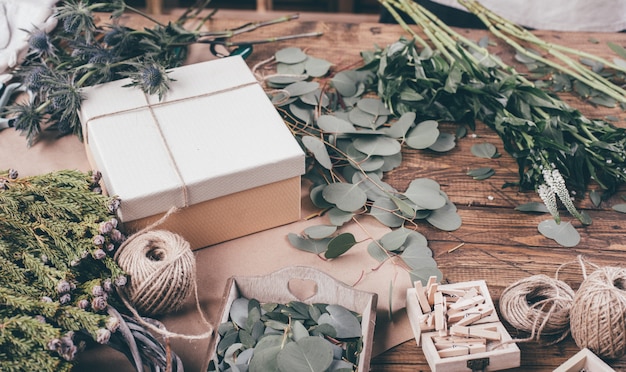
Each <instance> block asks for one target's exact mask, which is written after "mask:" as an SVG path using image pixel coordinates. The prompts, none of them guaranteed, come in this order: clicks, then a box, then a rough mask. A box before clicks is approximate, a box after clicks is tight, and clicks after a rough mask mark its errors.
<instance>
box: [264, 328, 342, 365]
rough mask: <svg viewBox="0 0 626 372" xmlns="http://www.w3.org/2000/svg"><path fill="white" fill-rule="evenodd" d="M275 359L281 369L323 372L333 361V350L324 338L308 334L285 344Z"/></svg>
mask: <svg viewBox="0 0 626 372" xmlns="http://www.w3.org/2000/svg"><path fill="white" fill-rule="evenodd" d="M276 359H277V364H278V368H279V369H280V370H281V371H289V372H324V371H326V369H327V368H328V367H330V365H331V364H332V362H333V350H332V347H331V346H330V344H329V343H328V341H326V340H325V339H323V338H321V337H315V336H308V337H304V338H302V339H300V340H298V341H296V342H291V343H288V344H287V345H285V347H284V348H283V350H281V351H280V352H279V353H278V355H277V358H276Z"/></svg>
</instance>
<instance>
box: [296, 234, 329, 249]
mask: <svg viewBox="0 0 626 372" xmlns="http://www.w3.org/2000/svg"><path fill="white" fill-rule="evenodd" d="M287 239H288V240H289V243H290V244H291V245H292V246H293V247H294V248H297V249H299V250H301V251H306V252H310V253H315V254H320V253H322V252H325V251H326V249H327V247H328V242H329V241H330V239H307V238H303V237H302V236H300V235H297V234H294V233H289V234H287Z"/></svg>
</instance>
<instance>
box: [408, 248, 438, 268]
mask: <svg viewBox="0 0 626 372" xmlns="http://www.w3.org/2000/svg"><path fill="white" fill-rule="evenodd" d="M400 257H401V258H402V260H403V261H404V262H405V263H406V264H407V266H409V267H410V268H411V269H412V270H419V269H422V268H428V267H437V262H435V260H434V259H433V257H432V251H431V250H430V248H428V247H423V246H422V247H420V246H417V245H412V246H410V247H407V248H406V249H405V250H404V252H402V254H401V255H400Z"/></svg>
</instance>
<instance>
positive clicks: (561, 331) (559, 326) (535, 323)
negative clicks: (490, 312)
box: [500, 275, 575, 343]
mask: <svg viewBox="0 0 626 372" xmlns="http://www.w3.org/2000/svg"><path fill="white" fill-rule="evenodd" d="M574 295H575V293H574V291H573V290H572V288H570V286H569V285H567V283H565V282H563V281H561V280H558V279H556V278H551V277H549V276H547V275H533V276H531V277H528V278H525V279H521V280H519V281H517V282H515V283H513V284H511V285H510V286H508V287H507V288H506V289H505V290H504V292H502V295H501V296H500V313H501V314H502V317H503V318H504V319H505V320H506V321H508V322H509V324H511V325H512V326H513V327H515V328H516V329H518V330H521V331H524V332H526V333H529V334H530V335H529V337H528V338H526V339H518V340H514V341H515V342H524V341H531V340H535V339H536V340H539V339H540V338H541V336H542V335H549V336H554V337H556V340H554V341H552V343H557V342H560V341H561V340H563V339H564V338H565V337H567V335H568V334H569V330H570V327H569V320H570V309H571V306H572V302H573V300H574Z"/></svg>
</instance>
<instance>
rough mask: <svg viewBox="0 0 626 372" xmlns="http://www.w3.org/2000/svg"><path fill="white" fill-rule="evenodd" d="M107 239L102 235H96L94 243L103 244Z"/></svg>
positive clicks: (96, 244)
mask: <svg viewBox="0 0 626 372" xmlns="http://www.w3.org/2000/svg"><path fill="white" fill-rule="evenodd" d="M105 241H106V239H105V238H104V236H102V235H96V236H94V237H93V245H95V246H101V245H102V244H104V242H105Z"/></svg>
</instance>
